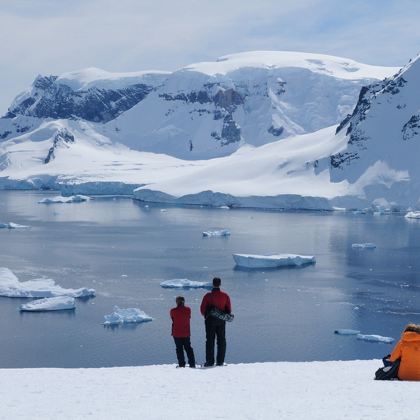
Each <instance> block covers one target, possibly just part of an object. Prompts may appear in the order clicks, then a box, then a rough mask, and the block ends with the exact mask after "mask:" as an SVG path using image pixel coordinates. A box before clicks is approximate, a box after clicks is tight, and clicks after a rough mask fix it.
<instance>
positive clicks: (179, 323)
mask: <svg viewBox="0 0 420 420" xmlns="http://www.w3.org/2000/svg"><path fill="white" fill-rule="evenodd" d="M170 315H171V319H172V336H173V338H174V341H175V346H176V357H177V358H178V366H179V367H185V357H184V350H185V352H186V353H187V358H188V364H189V365H190V367H191V368H195V357H194V350H193V348H192V347H191V340H190V336H191V332H190V319H191V309H190V308H189V307H188V306H185V299H184V297H183V296H178V297H177V298H176V308H172V309H171V312H170Z"/></svg>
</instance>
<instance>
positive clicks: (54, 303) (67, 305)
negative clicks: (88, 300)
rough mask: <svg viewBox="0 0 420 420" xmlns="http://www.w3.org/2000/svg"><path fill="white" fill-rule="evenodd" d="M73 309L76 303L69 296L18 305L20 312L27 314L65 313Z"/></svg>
mask: <svg viewBox="0 0 420 420" xmlns="http://www.w3.org/2000/svg"><path fill="white" fill-rule="evenodd" d="M74 308H76V302H75V300H74V298H72V297H69V296H57V297H52V298H44V299H36V300H33V301H32V302H28V303H24V304H23V305H20V310H21V311H27V312H44V311H65V310H69V309H74Z"/></svg>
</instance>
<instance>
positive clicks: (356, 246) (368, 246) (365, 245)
mask: <svg viewBox="0 0 420 420" xmlns="http://www.w3.org/2000/svg"><path fill="white" fill-rule="evenodd" d="M351 247H352V248H353V249H375V248H376V245H375V244H373V243H371V242H366V243H362V244H351Z"/></svg>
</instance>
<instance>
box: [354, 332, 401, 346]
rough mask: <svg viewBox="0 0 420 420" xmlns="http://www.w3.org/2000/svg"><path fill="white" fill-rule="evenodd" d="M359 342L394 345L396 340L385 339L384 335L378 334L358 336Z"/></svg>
mask: <svg viewBox="0 0 420 420" xmlns="http://www.w3.org/2000/svg"><path fill="white" fill-rule="evenodd" d="M357 339H358V340H364V341H372V342H377V343H388V344H389V343H392V342H393V341H394V339H393V338H392V337H383V336H382V335H376V334H357Z"/></svg>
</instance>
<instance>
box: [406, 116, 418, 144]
mask: <svg viewBox="0 0 420 420" xmlns="http://www.w3.org/2000/svg"><path fill="white" fill-rule="evenodd" d="M419 133H420V114H417V115H413V116H412V117H411V118H410V119H409V120H408V121H407V122H406V123H405V124H404V126H403V128H402V135H403V140H404V141H407V140H410V139H411V138H413V137H414V136H416V135H418V134H419Z"/></svg>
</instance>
